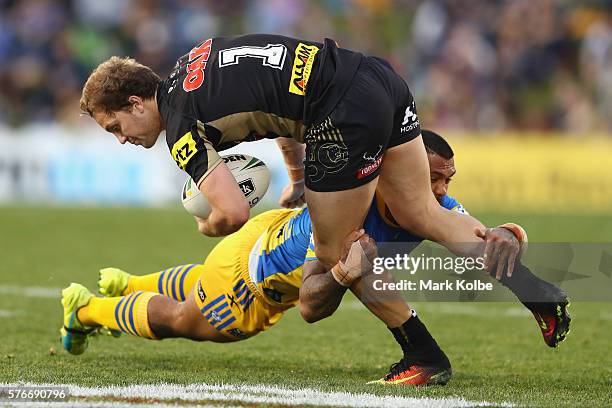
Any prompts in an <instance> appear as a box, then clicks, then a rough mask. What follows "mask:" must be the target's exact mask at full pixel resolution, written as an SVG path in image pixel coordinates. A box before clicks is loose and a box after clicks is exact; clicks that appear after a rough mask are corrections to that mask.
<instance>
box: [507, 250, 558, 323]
mask: <svg viewBox="0 0 612 408" xmlns="http://www.w3.org/2000/svg"><path fill="white" fill-rule="evenodd" d="M500 282H501V283H502V284H503V285H504V286H506V287H507V288H508V289H510V290H511V291H512V293H514V294H515V295H516V297H517V298H518V299H519V300H520V301H521V303H522V304H523V305H525V307H527V308H528V309H529V310H532V311H536V312H549V310H547V309H548V308H550V305H551V303H557V302H561V301H563V300H565V299H566V295H565V293H564V292H563V291H562V290H561V289H559V288H558V287H556V286H555V285H553V284H552V283H549V282H546V281H545V280H542V279H540V278H538V277H537V276H535V275H534V274H533V273H532V272H531V271H530V270H529V268H528V267H526V266H525V265H523V264H522V263H520V262H519V261H517V262H516V263H515V265H514V271H513V272H512V276H511V277H507V276H506V274H504V275H502V278H501V281H500Z"/></svg>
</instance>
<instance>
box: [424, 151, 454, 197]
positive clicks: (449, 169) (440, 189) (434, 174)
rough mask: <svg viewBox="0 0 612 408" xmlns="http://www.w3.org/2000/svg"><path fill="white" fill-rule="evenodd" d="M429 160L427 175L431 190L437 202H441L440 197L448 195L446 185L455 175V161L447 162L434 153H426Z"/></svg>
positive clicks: (451, 159)
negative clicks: (429, 178) (429, 179)
mask: <svg viewBox="0 0 612 408" xmlns="http://www.w3.org/2000/svg"><path fill="white" fill-rule="evenodd" d="M427 158H428V159H429V175H430V177H431V190H432V191H433V193H434V195H435V196H436V200H438V202H442V197H444V196H445V195H446V194H447V193H448V185H449V184H450V182H451V178H452V177H453V176H454V175H455V173H456V170H455V160H454V159H453V158H450V159H449V160H447V159H445V158H443V157H442V156H439V155H437V154H435V153H429V152H428V153H427Z"/></svg>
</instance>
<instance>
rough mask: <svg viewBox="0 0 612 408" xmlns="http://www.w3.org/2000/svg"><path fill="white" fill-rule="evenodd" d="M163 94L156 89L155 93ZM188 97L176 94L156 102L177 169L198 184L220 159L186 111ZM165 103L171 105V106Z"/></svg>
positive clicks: (198, 122)
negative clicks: (163, 121) (163, 120)
mask: <svg viewBox="0 0 612 408" xmlns="http://www.w3.org/2000/svg"><path fill="white" fill-rule="evenodd" d="M164 90H165V91H166V92H168V91H167V89H164V87H160V90H159V91H158V92H163V91H164ZM189 99H190V96H189V95H188V94H182V93H177V94H175V95H173V96H172V97H170V98H168V99H163V98H162V100H161V103H160V102H159V99H158V106H159V109H160V112H161V114H162V117H163V118H164V119H165V123H166V142H167V144H168V149H169V150H170V154H171V155H172V158H173V159H174V161H175V162H176V164H177V166H178V167H179V168H181V169H182V170H184V171H185V172H186V173H187V174H189V176H191V178H192V179H193V181H195V182H196V183H197V184H198V185H199V184H200V183H201V182H202V180H203V179H204V177H206V176H207V175H208V174H209V173H210V172H211V171H212V170H213V169H214V168H215V167H217V165H218V164H219V163H221V158H220V157H219V154H218V153H217V151H216V150H215V149H214V147H213V146H212V143H211V142H210V141H209V140H208V139H207V137H206V126H205V125H204V124H203V123H202V122H200V121H199V120H198V119H197V118H196V116H195V114H194V113H193V112H192V110H191V108H190V105H191V104H190V101H189ZM169 102H172V104H173V105H172V106H171V105H170V103H169Z"/></svg>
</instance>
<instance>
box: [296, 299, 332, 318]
mask: <svg viewBox="0 0 612 408" xmlns="http://www.w3.org/2000/svg"><path fill="white" fill-rule="evenodd" d="M300 315H301V316H302V319H304V321H305V322H306V323H316V322H318V321H319V320H323V319H325V318H326V317H328V316H329V314H325V313H324V311H322V310H317V309H316V308H313V307H312V305H309V304H308V303H305V302H300Z"/></svg>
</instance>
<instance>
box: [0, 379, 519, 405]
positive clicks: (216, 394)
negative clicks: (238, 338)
mask: <svg viewBox="0 0 612 408" xmlns="http://www.w3.org/2000/svg"><path fill="white" fill-rule="evenodd" d="M52 385H53V386H60V387H68V388H69V390H70V391H69V393H70V395H71V396H73V397H75V396H76V397H82V398H83V397H85V399H84V400H83V401H82V402H81V403H82V404H83V405H87V406H90V405H91V402H93V401H91V400H89V399H87V397H95V398H100V397H111V398H116V399H125V400H126V401H121V402H123V404H124V405H127V404H126V403H128V402H133V401H130V400H131V399H139V398H142V399H148V401H147V400H144V401H142V403H141V404H138V405H135V406H149V405H152V403H155V402H157V401H159V402H160V403H161V402H163V401H165V400H177V399H178V400H181V401H185V402H193V403H196V404H207V403H210V402H211V401H221V402H230V401H231V403H233V404H240V402H243V403H250V404H278V405H293V406H295V405H301V404H307V405H318V406H335V407H364V408H365V407H368V408H377V407H379V408H387V407H389V408H392V407H393V408H397V407H419V408H423V407H426V408H450V407H476V406H502V407H512V406H513V405H511V404H508V403H502V404H494V403H491V402H486V401H468V400H466V399H465V398H461V397H448V398H418V397H398V396H378V395H374V394H366V393H361V394H352V393H348V392H323V391H318V390H314V389H310V388H304V389H288V388H282V387H278V386H267V385H238V384H234V385H233V384H205V383H202V384H190V385H177V384H167V383H159V384H134V385H129V386H105V387H82V386H79V385H74V384H33V383H22V384H6V383H0V386H3V387H15V386H25V387H28V386H43V387H45V386H52ZM151 399H154V400H155V401H153V402H152V401H151ZM71 402H72V401H70V403H71ZM74 402H75V403H76V402H78V401H74ZM54 406H55V405H54ZM70 406H78V405H70ZM133 406H134V405H133Z"/></svg>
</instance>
